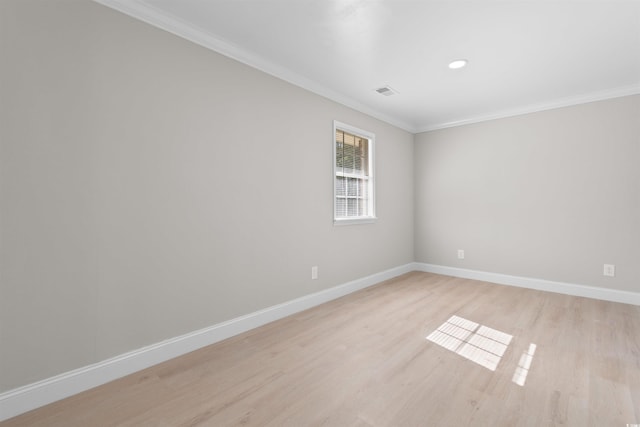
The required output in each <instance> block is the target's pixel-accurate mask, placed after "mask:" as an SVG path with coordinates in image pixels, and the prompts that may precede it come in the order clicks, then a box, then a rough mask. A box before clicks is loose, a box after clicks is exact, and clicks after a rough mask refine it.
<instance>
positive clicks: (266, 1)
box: [96, 0, 640, 132]
mask: <svg viewBox="0 0 640 427" xmlns="http://www.w3.org/2000/svg"><path fill="white" fill-rule="evenodd" d="M96 1H98V2H99V3H102V4H105V5H107V6H109V7H112V8H114V9H117V10H120V11H121V12H124V13H127V14H128V15H131V16H133V17H136V18H138V19H141V20H143V21H145V22H148V23H150V24H152V25H155V26H158V27H160V28H163V29H165V30H167V31H170V32H172V33H175V34H177V35H180V36H182V37H184V38H186V39H189V40H191V41H193V42H196V43H198V44H201V45H203V46H206V47H208V48H210V49H212V50H215V51H217V52H220V53H222V54H225V55H227V56H230V57H232V58H234V59H237V60H239V61H241V62H243V63H246V64H248V65H251V66H253V67H256V68H258V69H260V70H262V71H265V72H267V73H269V74H272V75H274V76H277V77H279V78H282V79H284V80H286V81H289V82H291V83H293V84H296V85H298V86H302V87H304V88H306V89H308V90H311V91H313V92H315V93H318V94H320V95H322V96H325V97H328V98H330V99H333V100H335V101H338V102H340V103H342V104H345V105H347V106H350V107H353V108H355V109H357V110H360V111H362V112H364V113H367V114H370V115H372V116H374V117H377V118H379V119H382V120H384V121H386V122H389V123H391V124H394V125H396V126H399V127H401V128H403V129H406V130H408V131H410V132H421V131H426V130H432V129H438V128H443V127H450V126H455V125H459V124H465V123H473V122H478V121H482V120H488V119H493V118H499V117H507V116H512V115H516V114H522V113H527V112H533V111H540V110H544V109H549V108H556V107H561V106H566V105H573V104H578V103H582V102H589V101H594V100H599V99H606V98H612V97H616V96H624V95H630V94H635V93H640V0H632V1H629V0H628V1H616V0H600V1H586V0H582V1H579V0H536V1H487V0H476V1H458V0H449V1H429V0H414V1H411V0H209V1H205V0H96ZM459 58H464V59H467V60H468V61H469V62H468V65H467V66H466V67H465V68H462V69H458V70H451V69H449V67H448V64H449V62H451V61H452V60H454V59H459ZM383 86H390V87H391V88H393V90H394V91H395V92H396V93H395V94H394V95H392V96H383V95H381V94H379V93H377V92H376V91H375V89H377V88H380V87H383Z"/></svg>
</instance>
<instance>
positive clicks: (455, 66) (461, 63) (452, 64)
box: [449, 59, 469, 70]
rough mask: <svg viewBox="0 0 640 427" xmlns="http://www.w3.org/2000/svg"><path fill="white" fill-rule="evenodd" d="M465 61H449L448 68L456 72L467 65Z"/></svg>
mask: <svg viewBox="0 0 640 427" xmlns="http://www.w3.org/2000/svg"><path fill="white" fill-rule="evenodd" d="M467 62H469V61H467V60H466V59H456V60H455V61H451V62H450V63H449V68H451V69H452V70H457V69H458V68H463V67H465V66H466V65H467Z"/></svg>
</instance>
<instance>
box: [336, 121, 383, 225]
mask: <svg viewBox="0 0 640 427" xmlns="http://www.w3.org/2000/svg"><path fill="white" fill-rule="evenodd" d="M337 131H344V132H347V133H350V134H353V135H356V136H358V137H360V138H364V139H367V140H368V141H369V142H368V145H369V146H368V159H367V160H368V161H369V165H368V166H369V167H368V170H369V176H368V177H367V183H368V185H367V191H368V193H369V197H368V198H367V201H368V204H369V206H368V208H367V210H368V212H369V215H366V216H357V217H356V216H353V217H338V216H337V215H336V213H337V212H336V209H337V203H336V199H337V198H338V193H337V188H336V187H337V186H336V176H337V175H338V173H339V171H338V168H337V167H336V155H337V153H336V132H337ZM375 139H376V136H375V134H374V133H372V132H368V131H366V130H362V129H360V128H357V127H355V126H351V125H348V124H346V123H342V122H339V121H337V120H334V121H333V136H332V145H333V158H332V163H333V175H332V176H331V179H332V180H333V224H334V225H349V224H369V223H373V222H375V221H376V219H377V217H376V185H375V176H376V174H375ZM343 176H344V175H343Z"/></svg>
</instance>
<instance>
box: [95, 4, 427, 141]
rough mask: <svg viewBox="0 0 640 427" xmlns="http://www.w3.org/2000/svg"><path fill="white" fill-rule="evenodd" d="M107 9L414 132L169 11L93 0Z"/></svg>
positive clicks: (395, 120)
mask: <svg viewBox="0 0 640 427" xmlns="http://www.w3.org/2000/svg"><path fill="white" fill-rule="evenodd" d="M93 1H94V2H96V3H100V4H102V5H104V6H107V7H109V8H111V9H115V10H117V11H119V12H122V13H124V14H125V15H129V16H131V17H132V18H135V19H138V20H140V21H143V22H146V23H147V24H150V25H153V26H154V27H157V28H160V29H162V30H165V31H167V32H169V33H172V34H174V35H176V36H178V37H181V38H183V39H186V40H189V41H190V42H193V43H196V44H198V45H200V46H202V47H205V48H207V49H210V50H213V51H215V52H217V53H220V54H222V55H224V56H227V57H229V58H231V59H234V60H236V61H238V62H241V63H243V64H245V65H248V66H250V67H252V68H256V69H258V70H260V71H262V72H264V73H267V74H269V75H271V76H273V77H276V78H278V79H281V80H284V81H286V82H288V83H291V84H293V85H295V86H298V87H301V88H303V89H306V90H308V91H310V92H313V93H315V94H317V95H320V96H322V97H324V98H328V99H330V100H332V101H335V102H337V103H339V104H342V105H344V106H346V107H349V108H353V109H354V110H356V111H359V112H361V113H364V114H367V115H369V116H371V117H374V118H376V119H378V120H381V121H383V122H386V123H389V124H391V125H394V126H396V127H398V128H400V129H403V130H406V131H407V132H410V133H415V127H414V126H412V125H410V124H409V123H406V122H404V121H402V120H399V119H398V118H396V117H392V116H389V115H388V114H384V113H381V112H380V111H377V110H375V109H373V108H370V107H368V106H366V105H364V104H362V103H361V102H358V101H356V100H354V99H352V98H350V97H348V96H345V95H342V94H340V93H337V92H335V91H333V90H331V89H329V88H327V87H325V86H323V85H321V84H319V83H317V82H315V81H313V80H310V79H308V78H306V77H304V76H301V75H300V74H298V73H295V72H293V71H291V70H289V69H288V68H285V67H282V66H280V65H278V64H275V63H273V62H271V61H269V60H268V59H266V58H264V57H262V56H260V55H258V54H256V53H254V52H250V51H247V50H245V49H242V48H240V47H239V46H237V45H235V44H233V43H230V42H228V41H226V40H223V39H221V38H219V37H217V36H214V35H213V34H211V33H209V32H207V31H205V30H203V29H202V28H198V27H196V26H194V25H192V24H189V23H187V22H184V21H182V20H180V19H178V18H176V17H175V16H173V15H169V14H167V13H166V12H164V11H162V10H160V9H157V8H155V7H153V6H151V5H149V4H147V3H145V2H144V1H142V0H93Z"/></svg>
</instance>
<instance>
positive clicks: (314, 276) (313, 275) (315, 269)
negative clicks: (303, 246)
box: [311, 265, 318, 280]
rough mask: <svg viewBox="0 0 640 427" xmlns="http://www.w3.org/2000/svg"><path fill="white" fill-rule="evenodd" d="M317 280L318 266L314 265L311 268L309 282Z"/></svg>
mask: <svg viewBox="0 0 640 427" xmlns="http://www.w3.org/2000/svg"><path fill="white" fill-rule="evenodd" d="M317 278H318V266H317V265H314V266H313V267H311V280H316V279H317Z"/></svg>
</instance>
